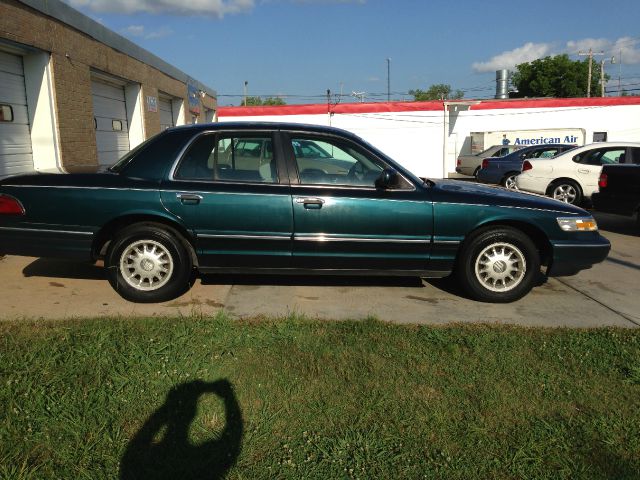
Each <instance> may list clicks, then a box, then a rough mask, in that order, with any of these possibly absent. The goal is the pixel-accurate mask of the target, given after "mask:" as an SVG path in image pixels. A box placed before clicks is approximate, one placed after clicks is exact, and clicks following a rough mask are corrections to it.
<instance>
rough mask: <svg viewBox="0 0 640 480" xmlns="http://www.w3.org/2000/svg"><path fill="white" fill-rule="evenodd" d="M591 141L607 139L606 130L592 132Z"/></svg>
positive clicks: (604, 140)
mask: <svg viewBox="0 0 640 480" xmlns="http://www.w3.org/2000/svg"><path fill="white" fill-rule="evenodd" d="M593 141H594V142H606V141H607V132H593Z"/></svg>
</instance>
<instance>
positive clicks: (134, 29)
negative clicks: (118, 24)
mask: <svg viewBox="0 0 640 480" xmlns="http://www.w3.org/2000/svg"><path fill="white" fill-rule="evenodd" d="M120 33H122V34H123V35H127V36H129V37H142V38H144V39H145V40H153V39H156V38H163V37H167V36H169V35H171V34H172V33H173V30H171V29H170V28H167V27H161V28H159V29H157V30H153V31H151V32H148V31H146V30H145V28H144V25H129V26H128V27H127V28H125V29H123V30H121V31H120Z"/></svg>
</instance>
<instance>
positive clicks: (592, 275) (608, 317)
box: [0, 214, 640, 327]
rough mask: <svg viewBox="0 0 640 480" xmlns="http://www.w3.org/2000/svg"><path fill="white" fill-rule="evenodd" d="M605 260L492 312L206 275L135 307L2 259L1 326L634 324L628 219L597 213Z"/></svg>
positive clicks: (98, 272)
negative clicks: (146, 321)
mask: <svg viewBox="0 0 640 480" xmlns="http://www.w3.org/2000/svg"><path fill="white" fill-rule="evenodd" d="M597 219H598V221H599V223H600V225H601V228H602V229H603V234H604V235H605V236H606V237H607V238H609V239H610V240H611V242H612V245H613V248H612V252H611V254H610V256H609V258H608V259H607V260H606V261H605V262H603V263H602V264H599V265H596V266H595V267H594V268H592V269H591V270H587V271H584V272H581V273H580V274H578V275H577V276H574V277H563V278H559V279H549V280H548V281H547V282H546V283H545V284H543V285H541V286H539V287H536V288H535V289H534V290H533V292H531V293H530V294H529V295H528V296H526V297H525V298H523V299H522V300H520V301H518V302H515V303H512V304H507V305H493V304H485V303H479V302H475V301H472V300H469V299H466V298H464V297H463V296H462V295H461V293H460V292H459V291H458V290H457V287H456V285H455V283H454V282H452V281H451V280H449V279H440V280H422V281H421V280H419V279H417V278H358V277H348V278H345V277H289V276H287V277H278V276H273V277H272V276H259V277H255V276H242V277H241V276H238V277H235V276H234V277H228V276H227V277H218V276H206V277H204V278H202V279H200V280H198V281H197V282H196V284H195V285H194V287H193V288H192V289H191V290H190V291H189V292H187V293H186V294H185V295H183V296H182V297H180V298H178V299H176V300H173V301H171V302H166V303H161V304H134V303H130V302H127V301H125V300H123V299H122V298H121V297H120V296H118V295H117V294H116V293H115V291H113V289H111V287H110V286H109V284H108V282H107V280H106V278H105V275H104V271H103V269H102V268H101V267H98V266H94V265H84V264H74V263H68V262H63V261H57V260H47V259H36V258H26V257H13V256H8V257H5V258H3V259H1V260H0V279H1V280H2V285H3V286H2V290H1V291H2V294H1V296H0V318H2V319H13V320H20V319H32V318H45V319H64V318H73V317H80V318H82V317H111V316H190V315H193V314H198V315H200V314H202V315H212V314H215V313H216V312H218V311H220V310H221V309H224V310H225V311H227V312H228V313H230V314H232V315H233V316H236V317H254V316H260V315H268V316H283V315H287V314H290V313H293V312H295V313H299V314H304V315H306V316H309V317H312V318H321V319H349V318H350V319H360V318H363V317H366V316H375V317H377V318H379V319H381V320H386V321H390V322H398V323H418V324H446V323H452V322H461V323H467V322H490V323H502V324H517V325H523V326H547V327H558V326H567V327H597V326H619V327H636V326H639V325H640V248H638V247H640V234H639V232H637V231H636V230H635V226H634V222H633V220H632V219H627V218H624V217H615V216H612V215H600V214H597Z"/></svg>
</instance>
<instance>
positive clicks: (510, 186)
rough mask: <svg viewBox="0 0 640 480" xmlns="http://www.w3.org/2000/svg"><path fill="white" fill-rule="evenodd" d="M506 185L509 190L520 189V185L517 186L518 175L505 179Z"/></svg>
mask: <svg viewBox="0 0 640 480" xmlns="http://www.w3.org/2000/svg"><path fill="white" fill-rule="evenodd" d="M504 186H505V187H507V188H508V189H509V190H518V187H517V186H516V176H515V175H511V176H510V177H507V179H506V180H505V181H504Z"/></svg>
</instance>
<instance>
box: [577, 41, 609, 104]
mask: <svg viewBox="0 0 640 480" xmlns="http://www.w3.org/2000/svg"><path fill="white" fill-rule="evenodd" d="M578 55H580V56H581V57H584V56H587V57H589V76H588V77H587V97H590V96H591V70H592V68H593V56H594V55H604V52H594V51H593V49H592V48H590V49H589V51H588V52H578Z"/></svg>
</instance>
